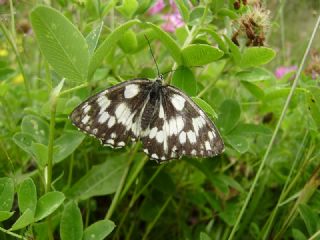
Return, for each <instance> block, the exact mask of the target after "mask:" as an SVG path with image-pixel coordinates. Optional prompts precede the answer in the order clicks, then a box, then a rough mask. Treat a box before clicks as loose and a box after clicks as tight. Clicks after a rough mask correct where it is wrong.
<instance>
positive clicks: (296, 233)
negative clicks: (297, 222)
mask: <svg viewBox="0 0 320 240" xmlns="http://www.w3.org/2000/svg"><path fill="white" fill-rule="evenodd" d="M291 237H292V239H293V240H308V238H307V237H306V236H305V235H304V234H303V232H301V231H300V230H299V229H296V228H293V229H292V236H291Z"/></svg>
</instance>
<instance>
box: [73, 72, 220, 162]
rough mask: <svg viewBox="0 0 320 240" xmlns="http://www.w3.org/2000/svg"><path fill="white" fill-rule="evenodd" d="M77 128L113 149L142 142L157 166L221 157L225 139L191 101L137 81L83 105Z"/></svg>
mask: <svg viewBox="0 0 320 240" xmlns="http://www.w3.org/2000/svg"><path fill="white" fill-rule="evenodd" d="M70 118H71V120H72V122H73V124H74V125H75V126H76V127H78V128H79V129H80V130H81V131H84V132H86V133H88V134H90V135H92V136H94V137H96V138H98V139H100V141H101V143H102V144H104V145H107V146H111V147H114V148H119V147H124V146H126V145H127V144H128V143H129V142H130V141H137V140H140V141H141V142H142V146H143V151H144V152H145V153H146V154H147V155H149V156H150V158H151V159H154V160H156V161H157V162H162V161H166V160H170V159H177V158H180V157H182V156H192V157H212V156H215V155H218V154H220V153H222V151H223V150H224V144H223V141H222V139H221V137H220V134H219V132H218V130H217V128H216V127H215V125H214V124H213V122H212V121H211V120H210V119H209V118H208V116H207V115H206V114H205V113H204V111H203V110H201V109H200V108H199V107H198V106H197V105H196V104H195V103H194V102H193V101H192V99H191V98H190V97H188V96H187V95H186V94H184V93H183V92H182V91H180V90H179V89H177V88H175V87H173V86H171V85H164V84H163V77H162V75H159V77H158V78H157V79H156V80H154V81H152V80H149V79H143V78H141V79H133V80H129V81H126V82H122V83H120V84H117V85H115V86H113V87H111V88H108V89H106V90H104V91H102V92H100V93H98V94H96V95H94V96H92V97H90V98H89V99H87V100H86V101H84V102H83V103H81V104H80V105H79V106H78V107H76V108H75V109H74V110H73V112H72V113H71V115H70Z"/></svg>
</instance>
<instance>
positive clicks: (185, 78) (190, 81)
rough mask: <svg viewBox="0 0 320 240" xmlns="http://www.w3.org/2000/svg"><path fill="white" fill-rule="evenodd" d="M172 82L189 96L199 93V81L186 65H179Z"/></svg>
mask: <svg viewBox="0 0 320 240" xmlns="http://www.w3.org/2000/svg"><path fill="white" fill-rule="evenodd" d="M171 84H172V85H173V86H176V87H177V88H179V89H181V90H182V91H183V92H185V93H186V94H187V95H189V96H196V95H197V82H196V78H195V77H194V74H193V72H192V71H191V70H190V69H189V68H187V67H184V66H181V67H178V68H177V70H176V71H175V72H174V74H173V77H172V82H171Z"/></svg>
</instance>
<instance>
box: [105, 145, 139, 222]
mask: <svg viewBox="0 0 320 240" xmlns="http://www.w3.org/2000/svg"><path fill="white" fill-rule="evenodd" d="M138 147H139V144H136V145H135V146H134V147H133V148H132V149H131V151H130V152H129V156H130V157H129V161H128V163H127V166H126V168H125V169H124V171H123V174H122V177H121V180H120V183H119V185H118V188H117V191H116V193H115V195H114V197H113V199H112V202H111V205H110V207H109V209H108V212H107V214H106V216H105V219H110V218H111V216H112V214H113V212H114V210H115V209H116V206H117V204H118V203H119V201H120V193H121V190H122V188H123V185H124V183H125V180H126V178H127V175H128V172H129V169H130V166H131V163H132V161H133V159H134V156H135V155H136V152H137V150H138Z"/></svg>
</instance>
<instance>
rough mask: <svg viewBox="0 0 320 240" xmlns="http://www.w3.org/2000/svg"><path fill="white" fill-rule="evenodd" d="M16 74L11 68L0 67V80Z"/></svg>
mask: <svg viewBox="0 0 320 240" xmlns="http://www.w3.org/2000/svg"><path fill="white" fill-rule="evenodd" d="M14 74H15V71H14V70H13V69H11V68H1V67H0V81H3V80H6V79H9V78H11V77H12V76H13V75H14Z"/></svg>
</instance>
